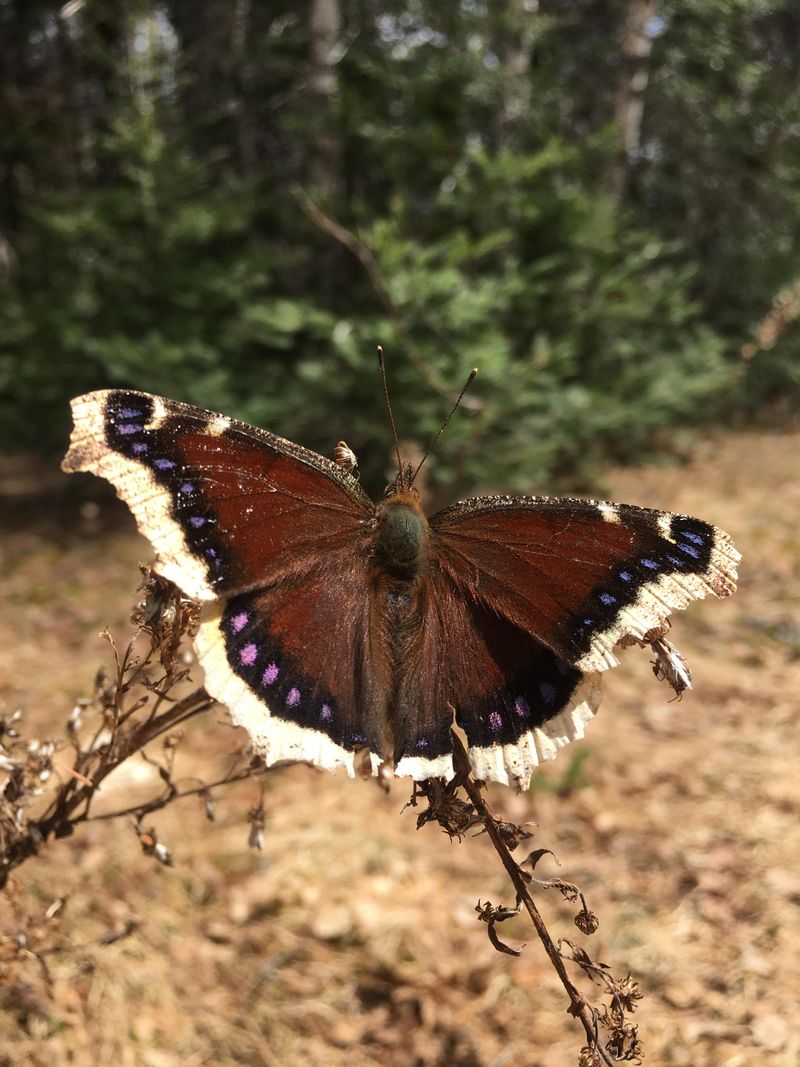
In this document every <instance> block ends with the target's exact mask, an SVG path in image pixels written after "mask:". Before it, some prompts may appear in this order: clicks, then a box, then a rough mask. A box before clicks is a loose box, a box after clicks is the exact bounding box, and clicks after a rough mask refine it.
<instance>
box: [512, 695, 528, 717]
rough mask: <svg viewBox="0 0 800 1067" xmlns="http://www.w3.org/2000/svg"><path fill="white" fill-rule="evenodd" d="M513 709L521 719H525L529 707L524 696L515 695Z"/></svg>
mask: <svg viewBox="0 0 800 1067" xmlns="http://www.w3.org/2000/svg"><path fill="white" fill-rule="evenodd" d="M514 711H516V713H517V715H519V717H520V718H521V719H527V717H528V716H529V715H530V713H531V709H530V708H529V707H528V701H527V700H526V699H525V697H517V699H516V700H515V701H514Z"/></svg>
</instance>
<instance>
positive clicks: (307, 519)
mask: <svg viewBox="0 0 800 1067" xmlns="http://www.w3.org/2000/svg"><path fill="white" fill-rule="evenodd" d="M72 406H73V414H74V418H75V429H74V431H73V436H72V442H71V447H70V450H69V452H68V454H67V456H66V458H65V460H64V464H63V467H64V469H65V470H67V471H84V470H85V471H91V472H93V473H94V474H99V475H101V476H102V477H104V478H107V479H108V480H109V481H110V482H111V483H112V484H113V485H114V487H115V489H116V490H117V493H118V495H119V496H120V497H121V498H122V499H123V500H124V501H125V502H126V503H127V504H128V506H129V507H130V508H131V511H132V512H133V514H134V516H135V518H136V521H137V523H138V525H139V529H140V530H141V532H142V533H143V534H144V535H145V537H147V538H148V539H149V540H150V541H151V543H152V544H153V547H154V548H155V550H156V552H157V554H158V564H157V567H158V569H159V571H160V573H162V574H163V575H164V576H165V577H167V578H170V579H171V580H172V581H174V582H175V583H176V584H177V585H179V586H180V587H181V588H182V589H183V591H184V592H185V593H187V594H188V595H189V596H191V597H194V598H195V599H198V600H213V599H214V598H215V597H217V596H230V595H234V594H236V593H238V592H242V591H244V590H246V589H252V588H256V587H258V586H261V585H264V584H266V583H269V582H273V581H276V580H278V579H280V578H282V577H284V576H291V575H293V574H299V573H303V572H304V571H305V570H307V569H309V568H311V567H313V566H314V565H315V563H316V562H318V561H319V559H320V558H324V557H325V556H326V555H328V554H330V553H333V552H336V551H337V549H339V548H341V547H343V546H347V547H348V548H349V549H350V551H352V552H353V553H356V552H358V550H359V545H360V543H361V542H362V540H363V537H364V536H365V532H366V526H367V525H368V523H369V520H370V519H371V517H372V515H373V513H374V507H373V505H372V502H371V501H370V500H369V498H368V497H367V496H366V495H365V494H364V492H363V490H362V489H361V488H360V486H359V484H358V482H357V481H356V480H355V478H353V477H352V475H350V474H349V473H348V472H347V471H346V470H344V469H343V468H342V467H339V466H337V465H336V464H335V463H333V462H332V461H331V460H327V459H325V458H324V457H323V456H318V455H317V454H316V453H314V452H310V451H308V450H307V449H305V448H302V447H301V446H300V445H295V444H293V443H292V442H290V441H286V440H284V439H283V438H281V437H276V436H275V435H274V434H270V433H267V432H266V431H264V430H259V429H256V428H255V427H252V426H247V425H246V424H245V423H241V422H236V421H234V420H232V419H228V418H226V417H224V416H222V415H215V414H213V413H212V412H208V411H203V410H202V409H200V408H195V407H192V406H190V405H188V404H179V403H177V402H175V401H173V400H166V399H164V398H163V397H155V396H149V395H148V394H146V393H137V392H134V391H132V390H122V389H110V390H103V391H100V392H96V393H89V394H87V395H86V396H82V397H78V398H77V399H76V400H74V401H73V402H72Z"/></svg>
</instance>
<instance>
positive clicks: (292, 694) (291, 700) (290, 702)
mask: <svg viewBox="0 0 800 1067" xmlns="http://www.w3.org/2000/svg"><path fill="white" fill-rule="evenodd" d="M299 703H300V690H299V689H294V688H292V689H290V690H289V692H288V693H287V694H286V707H287V708H294V707H296V706H297V705H298V704H299Z"/></svg>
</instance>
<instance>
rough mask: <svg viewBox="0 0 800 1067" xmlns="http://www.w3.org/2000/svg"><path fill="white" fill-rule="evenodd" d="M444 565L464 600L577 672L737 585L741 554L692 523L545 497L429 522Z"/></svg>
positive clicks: (458, 509)
mask: <svg viewBox="0 0 800 1067" xmlns="http://www.w3.org/2000/svg"><path fill="white" fill-rule="evenodd" d="M431 530H432V537H433V544H434V546H435V550H436V552H437V554H438V558H439V559H440V561H441V566H442V568H443V570H444V571H445V572H446V573H447V574H448V576H449V578H450V580H451V581H452V582H453V583H454V584H455V586H456V587H457V588H458V589H459V590H460V591H461V592H462V594H463V595H465V596H470V597H472V598H473V599H476V600H479V601H480V602H482V603H484V604H486V605H487V606H489V607H491V608H492V609H493V610H494V611H495V612H496V613H497V614H499V615H502V616H503V617H504V618H506V619H508V620H510V621H512V622H514V623H515V624H516V625H518V626H519V627H520V628H522V629H523V630H526V631H527V632H529V633H531V634H532V635H534V636H535V637H537V638H539V639H540V640H541V641H542V642H544V643H545V644H546V645H548V646H549V647H550V648H551V649H553V651H554V652H556V653H557V654H558V655H559V656H560V657H561V658H562V659H563V660H565V661H566V662H567V663H569V664H571V665H573V666H574V667H576V668H577V669H578V670H580V671H582V672H594V671H601V670H605V669H606V668H608V667H612V666H614V665H615V664H616V663H617V659H616V656H615V655H614V651H613V650H614V647H615V646H616V645H617V643H618V641H619V640H620V639H621V638H623V637H626V636H631V637H633V638H636V639H638V640H642V639H644V638H645V636H646V635H647V634H649V633H651V632H652V631H654V630H658V629H660V628H661V629H663V628H664V627H665V625H666V620H667V618H668V616H669V614H670V611H671V610H673V609H676V608H683V607H686V605H687V604H688V603H689V602H690V601H692V600H696V599H699V598H701V597H705V596H707V595H708V594H709V593H713V594H715V595H716V596H727V595H729V594H730V593H732V592H733V591H734V589H735V580H736V563H737V562H738V560H739V558H740V556H739V553H738V552H737V551H736V550H735V549H734V548H733V546H732V544H731V542H730V538H729V537H728V535H727V534H725V533H724V532H723V531H722V530H719V529H717V528H716V527H714V526H711V525H710V524H709V523H706V522H703V521H702V520H700V519H693V518H690V517H688V516H684V515H671V514H669V513H667V512H661V511H653V510H650V509H647V508H638V507H634V506H632V505H624V504H610V503H598V502H594V501H586V500H570V499H559V498H545V497H539V498H537V497H481V498H477V499H475V500H469V501H464V502H463V503H461V504H457V505H455V506H454V507H452V508H448V509H446V510H445V511H442V512H439V513H438V514H437V515H434V516H433V518H432V519H431Z"/></svg>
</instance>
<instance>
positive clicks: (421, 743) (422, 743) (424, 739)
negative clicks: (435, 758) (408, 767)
mask: <svg viewBox="0 0 800 1067" xmlns="http://www.w3.org/2000/svg"><path fill="white" fill-rule="evenodd" d="M414 747H415V748H427V747H428V739H427V737H421V738H420V739H419V741H417V743H416V745H415V746H414Z"/></svg>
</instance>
